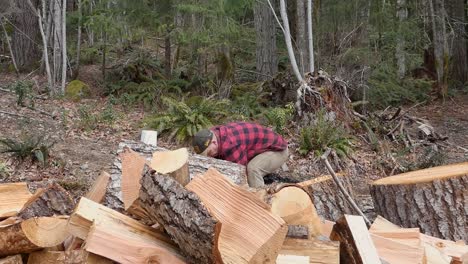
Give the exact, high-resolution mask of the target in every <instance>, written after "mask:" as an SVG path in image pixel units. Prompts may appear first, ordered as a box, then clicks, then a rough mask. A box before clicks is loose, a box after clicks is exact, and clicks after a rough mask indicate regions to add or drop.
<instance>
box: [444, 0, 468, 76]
mask: <svg viewBox="0 0 468 264" xmlns="http://www.w3.org/2000/svg"><path fill="white" fill-rule="evenodd" d="M467 6H468V4H467ZM465 10H466V6H465V1H464V0H452V1H447V11H448V16H449V17H448V21H450V28H451V29H452V30H451V38H450V39H451V41H450V43H451V45H450V46H451V47H450V51H451V52H450V53H451V54H452V60H451V65H450V72H451V77H452V78H453V79H455V80H457V81H459V82H460V83H461V84H464V83H466V82H467V81H468V61H467V59H468V58H467V56H468V55H467V42H466V30H465V27H466V19H465Z"/></svg>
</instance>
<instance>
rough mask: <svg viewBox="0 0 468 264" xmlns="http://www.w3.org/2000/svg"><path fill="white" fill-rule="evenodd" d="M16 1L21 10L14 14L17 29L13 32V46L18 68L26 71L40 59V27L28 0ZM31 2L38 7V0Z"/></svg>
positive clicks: (13, 21)
mask: <svg viewBox="0 0 468 264" xmlns="http://www.w3.org/2000/svg"><path fill="white" fill-rule="evenodd" d="M15 2H16V6H17V7H18V9H19V10H20V11H19V12H17V13H14V14H13V19H12V23H13V24H14V26H15V30H14V31H13V34H12V47H13V53H14V57H15V59H16V63H17V66H18V69H19V70H20V71H25V70H29V69H31V68H32V67H33V66H34V64H35V63H37V61H38V59H39V58H38V56H37V55H38V54H39V52H38V50H37V44H36V41H37V39H38V35H39V31H38V29H39V27H38V25H37V19H35V15H34V11H33V10H31V8H30V7H29V4H28V0H17V1H15ZM31 2H32V4H33V5H34V6H35V7H37V5H38V2H37V0H32V1H31Z"/></svg>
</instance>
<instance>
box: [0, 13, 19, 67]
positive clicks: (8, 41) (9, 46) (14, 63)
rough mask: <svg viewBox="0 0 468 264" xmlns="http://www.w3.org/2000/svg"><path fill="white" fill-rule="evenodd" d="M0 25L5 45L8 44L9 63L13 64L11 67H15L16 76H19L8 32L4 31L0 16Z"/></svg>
mask: <svg viewBox="0 0 468 264" xmlns="http://www.w3.org/2000/svg"><path fill="white" fill-rule="evenodd" d="M0 23H1V24H2V29H3V33H4V34H5V40H6V42H7V44H8V50H9V52H10V56H11V62H12V63H13V66H14V67H15V72H16V74H19V70H18V66H17V64H16V59H15V54H14V53H13V49H12V47H11V43H10V37H9V36H8V32H7V31H6V29H5V25H4V24H3V17H1V16H0Z"/></svg>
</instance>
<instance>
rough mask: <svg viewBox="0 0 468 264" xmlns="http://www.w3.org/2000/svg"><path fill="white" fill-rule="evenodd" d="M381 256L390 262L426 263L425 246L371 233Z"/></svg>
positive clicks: (397, 263) (401, 263)
mask: <svg viewBox="0 0 468 264" xmlns="http://www.w3.org/2000/svg"><path fill="white" fill-rule="evenodd" d="M371 238H372V242H373V243H374V245H375V247H376V249H377V253H378V254H379V257H381V258H382V259H383V260H385V261H386V262H388V263H389V264H423V263H425V253H424V247H422V246H419V245H418V246H410V245H407V244H403V243H400V242H398V241H396V240H394V239H389V238H385V237H382V236H379V235H376V234H373V233H371Z"/></svg>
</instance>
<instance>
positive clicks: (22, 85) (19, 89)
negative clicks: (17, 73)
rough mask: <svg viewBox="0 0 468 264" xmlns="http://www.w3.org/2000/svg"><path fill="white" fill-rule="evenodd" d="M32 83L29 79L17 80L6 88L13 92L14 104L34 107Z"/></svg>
mask: <svg viewBox="0 0 468 264" xmlns="http://www.w3.org/2000/svg"><path fill="white" fill-rule="evenodd" d="M32 87H33V83H32V82H31V81H17V82H14V83H13V84H10V85H9V86H8V88H9V89H10V90H12V91H13V92H15V95H16V105H18V106H23V107H24V106H30V107H34V94H33V90H32Z"/></svg>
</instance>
